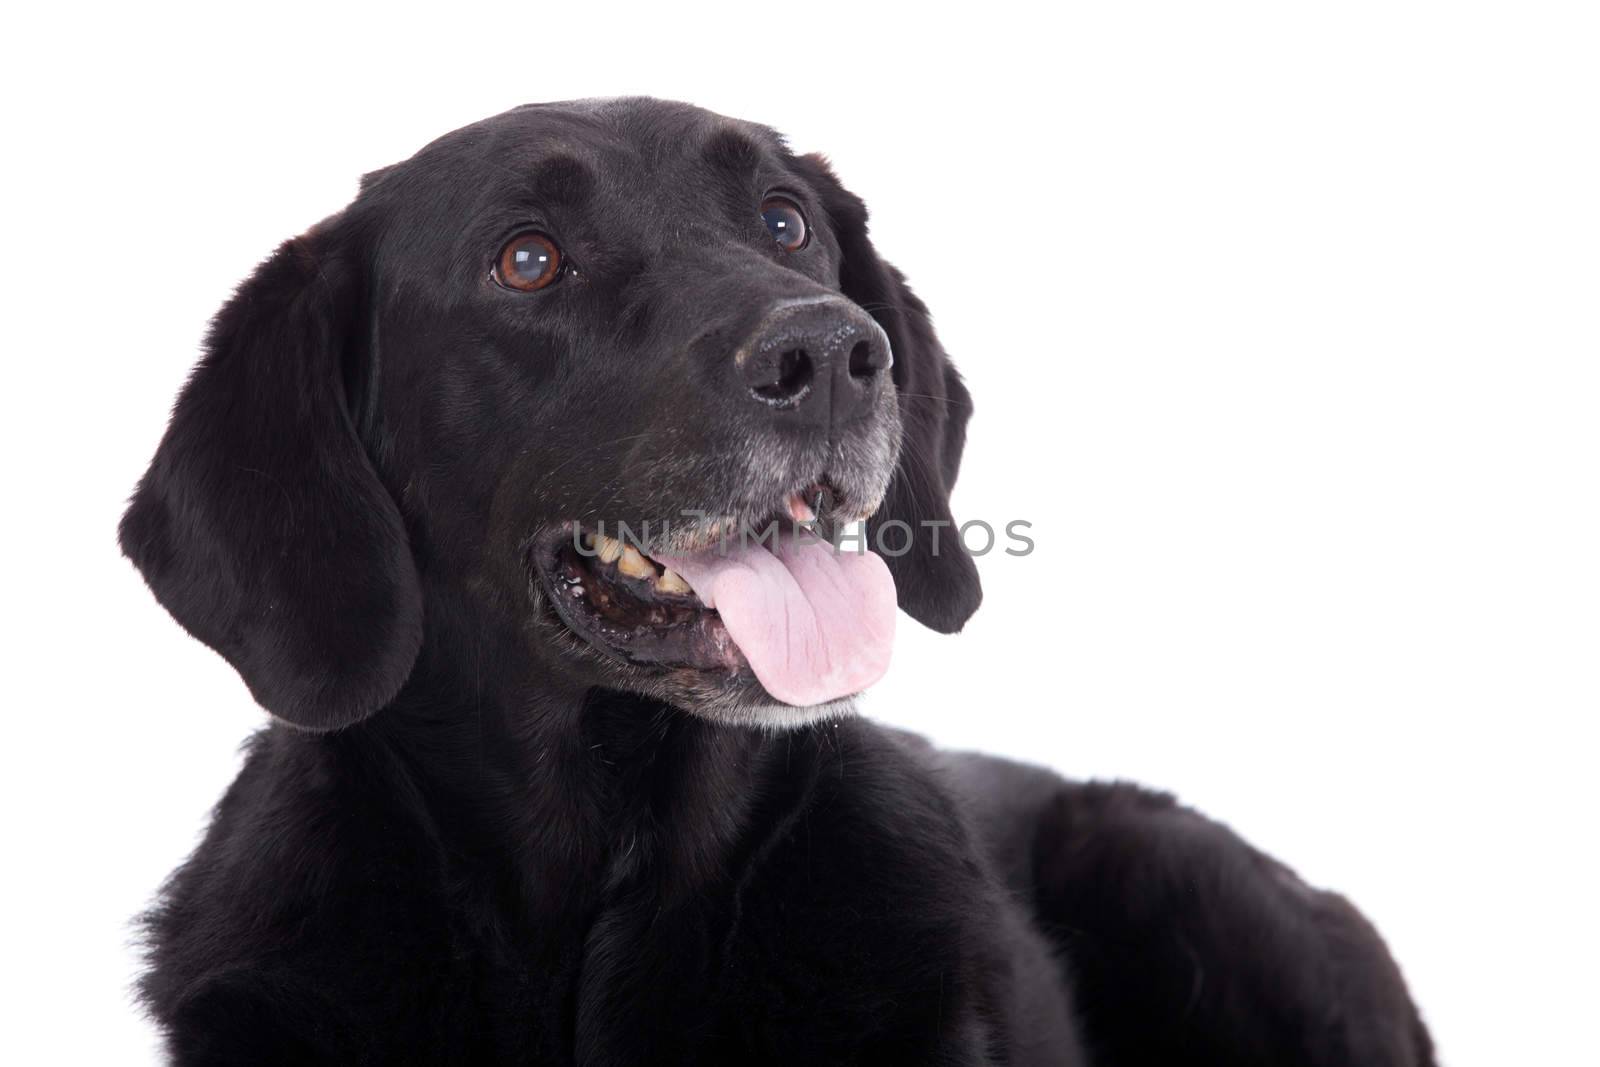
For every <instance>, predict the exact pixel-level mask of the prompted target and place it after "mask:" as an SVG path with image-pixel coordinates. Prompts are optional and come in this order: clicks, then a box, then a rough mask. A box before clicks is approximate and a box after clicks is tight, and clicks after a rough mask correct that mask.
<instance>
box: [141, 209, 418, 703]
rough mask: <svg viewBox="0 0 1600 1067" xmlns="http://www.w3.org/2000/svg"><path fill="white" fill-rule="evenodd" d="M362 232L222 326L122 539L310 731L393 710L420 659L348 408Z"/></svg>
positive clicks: (306, 257) (396, 556)
mask: <svg viewBox="0 0 1600 1067" xmlns="http://www.w3.org/2000/svg"><path fill="white" fill-rule="evenodd" d="M353 229H354V227H352V226H349V225H347V224H345V223H344V222H343V220H342V218H341V217H338V216H336V217H335V218H334V219H332V220H329V221H328V222H325V223H323V224H322V225H321V226H319V227H317V228H316V229H314V230H312V231H311V232H310V233H309V234H307V235H306V236H304V237H301V238H297V239H295V240H291V241H289V242H287V243H285V244H284V245H283V246H282V247H280V248H279V249H278V250H277V252H275V253H274V254H273V255H272V257H271V258H269V259H268V260H267V261H266V262H265V263H263V264H262V265H261V266H260V267H259V268H258V269H257V270H256V272H255V274H254V275H253V276H252V277H251V278H250V279H249V280H248V281H247V282H245V283H244V285H242V286H241V287H240V288H239V290H238V292H237V293H236V294H235V296H234V297H233V299H232V300H231V301H229V302H228V304H227V305H226V306H224V307H223V309H222V310H221V311H220V312H219V313H218V314H217V317H216V319H215V320H214V321H213V323H212V326H211V333H210V336H209V337H208V339H207V342H206V353H205V356H204V358H202V359H201V361H200V363H199V365H198V366H197V367H196V368H195V370H194V372H193V374H192V375H191V376H190V378H189V381H188V384H186V385H185V386H184V389H183V392H182V393H181V394H180V395H179V397H178V402H177V404H176V406H175V407H174V408H173V412H172V419H171V422H170V423H169V424H168V426H167V432H166V436H165V437H163V438H162V441H161V444H160V447H159V448H158V449H157V451H156V456H155V459H154V460H153V461H152V462H151V464H150V469H149V470H148V471H147V472H146V473H145V476H144V478H143V479H142V480H141V481H140V482H139V486H138V488H137V489H136V490H135V491H134V495H133V499H132V501H131V503H130V504H129V507H128V510H127V513H126V514H125V515H124V516H123V518H122V525H121V529H120V535H121V542H122V551H123V552H124V553H125V554H126V555H127V556H128V558H129V559H131V560H132V561H133V563H134V565H135V566H137V567H138V568H139V570H140V572H141V573H143V575H144V578H145V581H146V582H148V583H149V585H150V589H151V590H152V591H153V592H154V593H155V595H156V599H157V600H159V601H160V602H161V604H162V605H163V606H164V607H165V608H166V609H167V610H168V611H170V612H171V613H172V615H173V617H174V618H176V619H177V620H178V622H179V623H181V624H182V625H183V627H184V629H186V630H188V631H189V633H191V634H192V635H194V636H195V637H197V638H199V639H200V640H201V641H204V642H205V643H206V644H208V645H210V646H211V647H212V648H214V649H216V650H217V651H218V652H220V653H221V654H222V655H223V656H224V657H225V658H226V659H227V660H228V662H229V663H231V664H232V665H233V666H234V668H235V669H236V670H238V672H239V674H240V675H241V676H243V678H244V680H245V683H246V684H247V685H248V686H249V687H250V692H251V693H252V694H253V695H254V696H255V698H256V700H257V702H259V703H260V704H261V706H262V707H264V708H266V709H267V710H268V711H270V712H272V713H273V714H274V715H276V716H278V717H279V718H281V719H285V720H287V721H288V722H290V723H293V724H295V725H297V726H301V727H304V728H307V729H311V730H331V729H336V728H338V727H341V726H348V725H350V724H351V723H354V722H357V721H359V720H360V719H362V718H365V717H366V716H367V715H370V714H371V713H372V712H374V711H376V710H377V709H378V708H380V707H382V706H383V705H384V704H385V703H387V702H388V701H389V700H390V699H391V698H392V697H393V696H394V695H395V693H396V691H397V690H398V689H399V688H400V686H401V684H402V683H403V682H404V681H405V679H406V677H407V676H408V675H409V674H410V671H411V666H412V662H413V660H414V659H415V658H416V654H417V650H418V648H419V646H420V645H421V641H422V595H421V590H420V585H419V582H418V579H417V572H416V567H415V564H414V563H413V560H412V556H411V550H410V546H409V544H408V542H407V539H406V533H405V527H404V525H403V523H402V521H401V517H400V513H399V509H398V508H397V507H396V506H395V503H394V501H393V499H392V498H391V497H390V495H389V494H388V492H387V491H386V490H385V489H384V488H383V486H382V485H381V484H380V482H379V480H378V476H377V474H376V472H375V471H374V470H373V467H372V464H371V462H370V460H369V459H368V457H367V455H366V453H365V451H364V450H363V449H362V447H361V444H360V442H359V441H358V440H357V437H356V433H355V430H354V428H353V425H352V421H351V417H350V413H349V411H348V409H347V405H346V395H345V389H346V374H345V371H346V359H347V355H348V353H349V352H350V351H352V346H353V345H359V344H360V343H361V340H360V338H361V336H362V333H363V321H364V317H365V311H364V303H365V291H366V285H365V279H364V277H363V275H364V273H365V271H364V269H363V264H362V258H363V257H361V256H360V255H359V253H358V252H357V250H356V245H357V240H356V237H355V235H354V234H353V232H351V231H353Z"/></svg>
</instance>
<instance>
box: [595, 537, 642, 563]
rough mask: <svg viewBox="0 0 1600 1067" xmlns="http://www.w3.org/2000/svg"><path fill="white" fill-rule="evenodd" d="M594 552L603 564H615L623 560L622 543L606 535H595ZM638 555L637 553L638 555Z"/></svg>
mask: <svg viewBox="0 0 1600 1067" xmlns="http://www.w3.org/2000/svg"><path fill="white" fill-rule="evenodd" d="M594 546H595V548H594V552H595V555H596V556H597V557H599V560H600V562H601V563H615V562H616V561H617V560H619V559H621V558H622V542H621V541H618V540H617V539H616V538H614V537H607V536H606V535H605V534H595V535H594ZM637 554H638V553H635V555H637Z"/></svg>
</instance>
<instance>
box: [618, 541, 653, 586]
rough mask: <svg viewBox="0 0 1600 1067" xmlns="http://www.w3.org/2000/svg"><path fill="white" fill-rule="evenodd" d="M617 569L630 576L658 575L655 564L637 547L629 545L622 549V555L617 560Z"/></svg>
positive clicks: (649, 576)
mask: <svg viewBox="0 0 1600 1067" xmlns="http://www.w3.org/2000/svg"><path fill="white" fill-rule="evenodd" d="M617 570H619V571H621V572H622V573H623V574H626V575H627V576H628V577H629V578H654V577H655V576H656V568H655V564H653V563H651V562H650V561H649V560H647V559H645V558H644V556H643V555H642V554H641V553H640V552H639V550H638V549H637V548H634V547H633V546H632V545H627V546H625V547H624V548H623V550H622V556H621V558H619V559H618V560H617Z"/></svg>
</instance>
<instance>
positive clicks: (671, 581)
mask: <svg viewBox="0 0 1600 1067" xmlns="http://www.w3.org/2000/svg"><path fill="white" fill-rule="evenodd" d="M656 591H657V592H659V593H677V594H680V595H682V596H688V595H689V594H690V593H692V592H694V590H693V589H690V588H689V583H688V582H686V581H684V580H683V579H682V578H681V577H679V575H678V572H677V571H675V570H671V569H668V568H662V571H661V577H659V578H657V579H656Z"/></svg>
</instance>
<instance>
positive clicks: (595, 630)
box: [534, 494, 895, 706]
mask: <svg viewBox="0 0 1600 1067" xmlns="http://www.w3.org/2000/svg"><path fill="white" fill-rule="evenodd" d="M786 510H787V511H788V514H783V515H777V516H774V517H772V518H771V519H770V520H768V521H767V522H765V523H760V524H749V523H744V524H735V525H731V526H724V527H722V528H716V527H712V528H711V533H712V536H709V537H708V536H705V533H706V531H701V534H702V536H700V537H699V538H698V539H697V543H695V542H691V543H687V544H685V543H682V542H679V543H670V542H669V544H670V547H661V548H655V547H653V546H655V545H656V544H657V542H656V541H654V540H650V541H644V542H640V541H636V540H634V539H633V538H632V537H631V536H630V534H631V533H632V531H628V532H623V531H620V530H619V531H615V532H618V533H623V536H621V537H613V536H610V534H609V533H608V532H607V531H606V530H605V529H604V528H603V524H602V528H599V529H589V528H584V527H581V526H569V527H568V528H567V529H565V530H564V531H562V533H561V536H560V537H559V539H557V540H556V541H555V542H554V543H548V544H546V545H545V547H544V548H543V549H542V550H536V553H535V559H534V563H535V569H536V571H537V572H538V575H539V577H540V579H541V582H542V584H543V586H544V589H545V592H546V593H547V595H548V596H549V598H550V600H551V603H552V604H553V606H554V608H555V611H556V613H557V615H558V616H559V617H560V618H561V621H562V622H563V623H565V625H566V626H567V628H568V629H569V630H571V631H572V632H573V633H574V634H576V635H577V636H579V637H581V638H582V639H584V640H585V641H587V642H589V643H590V644H591V645H594V646H595V647H597V648H599V649H600V650H601V651H603V652H605V653H607V654H608V655H610V656H612V657H613V658H616V659H620V660H622V661H623V662H625V663H628V664H632V665H634V666H640V667H649V668H658V669H661V670H664V671H671V670H684V669H689V670H694V671H700V672H707V673H718V674H721V675H725V676H734V675H739V674H742V673H749V674H753V675H754V676H755V678H756V680H758V681H759V682H760V683H761V685H762V687H763V688H765V689H766V691H767V692H768V693H769V694H770V695H771V696H772V697H774V698H775V699H777V700H779V701H782V702H783V703H785V704H791V705H796V706H809V705H817V704H823V703H826V702H828V701H832V700H837V699H839V698H841V697H845V696H850V695H852V694H854V693H858V692H860V691H861V690H863V689H865V688H866V687H867V686H869V685H871V684H872V683H873V682H875V681H877V680H878V678H880V677H882V675H883V673H884V671H885V670H886V669H887V667H888V663H889V652H890V647H891V645H892V644H893V638H894V617H895V591H894V581H893V579H892V578H890V576H889V570H888V567H887V566H886V565H885V564H884V562H883V560H882V559H880V558H879V557H877V556H876V555H873V554H872V553H870V552H865V551H860V550H858V549H856V548H854V547H851V546H848V545H845V546H841V545H836V544H834V543H832V542H830V541H829V540H828V539H826V538H824V537H822V536H820V535H819V532H818V530H817V529H816V528H815V527H813V526H812V525H810V524H809V523H808V521H807V519H808V518H809V517H810V509H809V507H807V506H806V504H805V502H804V500H803V499H802V498H801V496H800V494H795V495H794V496H793V497H791V499H790V501H789V502H788V504H787V507H786ZM641 544H642V545H643V547H641ZM646 547H648V548H650V552H649V553H647V552H646V551H645V548H646Z"/></svg>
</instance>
